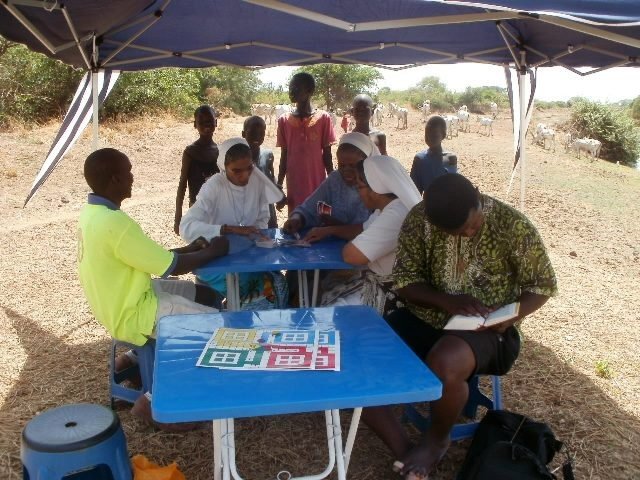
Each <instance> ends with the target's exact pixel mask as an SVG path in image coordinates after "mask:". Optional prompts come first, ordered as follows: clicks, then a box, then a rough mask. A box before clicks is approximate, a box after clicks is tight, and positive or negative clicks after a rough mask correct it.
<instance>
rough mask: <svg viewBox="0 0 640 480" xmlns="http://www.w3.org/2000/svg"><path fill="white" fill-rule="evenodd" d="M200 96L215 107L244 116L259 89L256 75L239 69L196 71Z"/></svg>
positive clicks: (217, 68)
mask: <svg viewBox="0 0 640 480" xmlns="http://www.w3.org/2000/svg"><path fill="white" fill-rule="evenodd" d="M197 75H198V77H199V79H200V95H201V98H202V100H207V101H209V102H210V103H212V104H213V105H214V106H215V107H217V108H220V107H225V108H229V109H231V110H233V111H234V112H235V113H240V114H243V115H246V114H248V113H249V111H250V110H251V104H252V103H253V102H254V98H255V96H256V94H257V93H258V89H259V88H260V87H261V85H262V82H261V81H260V78H259V76H258V73H257V72H255V71H253V70H248V69H246V68H239V67H212V68H205V69H202V70H197Z"/></svg>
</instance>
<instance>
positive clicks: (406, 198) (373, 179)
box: [364, 155, 422, 210]
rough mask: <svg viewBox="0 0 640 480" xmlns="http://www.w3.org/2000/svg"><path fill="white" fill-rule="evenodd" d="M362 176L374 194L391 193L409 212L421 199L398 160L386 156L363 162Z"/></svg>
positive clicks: (370, 158) (378, 156)
mask: <svg viewBox="0 0 640 480" xmlns="http://www.w3.org/2000/svg"><path fill="white" fill-rule="evenodd" d="M364 176H365V177H366V179H367V183H368V184H369V186H370V187H371V190H373V191H374V192H376V193H380V194H384V193H393V194H394V195H395V196H397V197H398V198H399V199H400V201H401V202H402V203H403V204H404V206H405V207H407V208H408V209H409V210H411V209H412V208H413V207H414V206H415V205H416V204H418V203H420V201H421V200H422V197H421V196H420V192H418V189H417V188H416V186H415V184H414V183H413V180H411V177H410V176H409V174H408V173H407V171H406V170H405V169H404V167H403V166H402V165H401V164H400V162H399V161H398V160H396V159H395V158H392V157H388V156H386V155H375V156H373V157H369V158H367V159H365V161H364Z"/></svg>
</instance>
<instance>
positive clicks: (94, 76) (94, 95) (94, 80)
mask: <svg viewBox="0 0 640 480" xmlns="http://www.w3.org/2000/svg"><path fill="white" fill-rule="evenodd" d="M91 101H92V103H93V120H92V127H93V143H92V149H93V150H94V151H95V150H97V149H98V69H97V68H94V69H93V70H92V71H91Z"/></svg>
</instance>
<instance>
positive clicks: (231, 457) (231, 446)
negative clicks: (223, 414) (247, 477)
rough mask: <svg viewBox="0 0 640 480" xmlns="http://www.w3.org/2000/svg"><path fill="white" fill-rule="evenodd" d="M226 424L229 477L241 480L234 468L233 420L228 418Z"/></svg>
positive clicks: (234, 436) (234, 434) (234, 441)
mask: <svg viewBox="0 0 640 480" xmlns="http://www.w3.org/2000/svg"><path fill="white" fill-rule="evenodd" d="M226 422H227V442H226V445H227V446H228V448H227V451H228V453H229V468H230V470H231V476H232V477H233V478H234V479H235V480H242V477H241V476H240V475H239V474H238V470H237V468H236V431H235V427H234V423H233V418H228V419H227V420H226Z"/></svg>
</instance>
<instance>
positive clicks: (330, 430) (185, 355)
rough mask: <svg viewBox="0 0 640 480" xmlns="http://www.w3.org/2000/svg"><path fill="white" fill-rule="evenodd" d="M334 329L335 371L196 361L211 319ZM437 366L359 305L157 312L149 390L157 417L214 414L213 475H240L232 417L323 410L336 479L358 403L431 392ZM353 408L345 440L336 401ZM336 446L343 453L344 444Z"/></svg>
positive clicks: (343, 466) (419, 397) (435, 388)
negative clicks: (159, 315) (282, 369)
mask: <svg viewBox="0 0 640 480" xmlns="http://www.w3.org/2000/svg"><path fill="white" fill-rule="evenodd" d="M221 326H225V327H235V328H266V327H287V328H299V329H314V328H335V329H337V330H339V331H340V340H341V345H340V355H341V360H340V367H341V369H340V371H339V372H328V371H299V372H265V371H259V372H251V371H232V370H219V369H215V368H204V367H196V366H195V365H196V362H197V360H198V357H199V356H200V353H201V352H202V350H203V349H204V347H205V345H206V343H207V341H208V340H209V338H210V337H211V334H212V332H213V330H214V329H215V328H217V327H221ZM441 388H442V387H441V384H440V381H439V380H438V379H437V378H436V377H435V375H434V374H433V373H432V372H431V371H430V370H429V369H428V368H427V367H426V366H425V365H424V364H423V363H422V362H421V361H420V360H419V359H418V358H417V357H416V356H415V354H414V353H413V352H412V351H411V350H409V348H408V347H407V346H406V345H405V344H404V342H403V341H402V340H401V339H400V338H399V337H398V336H397V335H396V334H395V333H394V332H393V331H392V330H391V328H390V327H389V326H388V325H387V324H386V322H385V321H384V320H383V319H382V318H381V317H380V316H379V315H378V314H377V313H376V312H375V311H374V310H373V309H371V308H369V307H363V306H353V307H335V308H313V309H291V310H268V311H257V312H251V311H242V312H221V313H215V314H208V315H176V316H168V317H164V318H162V319H160V322H159V325H158V331H157V341H156V359H155V369H154V386H153V399H152V412H153V418H154V419H155V420H157V421H160V422H190V421H203V420H213V421H214V422H213V423H214V463H215V475H214V478H215V479H216V480H218V479H220V478H230V477H229V475H231V476H233V478H236V479H238V478H241V477H240V476H239V475H238V473H237V470H236V465H235V438H234V427H233V419H234V418H240V417H255V416H264V415H275V414H287V413H300V412H313V411H324V412H325V419H326V426H327V443H328V448H329V465H328V466H327V468H326V469H325V471H324V472H322V474H319V475H317V476H313V477H312V478H325V477H326V476H327V475H329V474H330V473H331V471H333V468H334V464H337V470H338V478H339V479H344V478H346V470H347V467H348V463H349V457H350V453H351V449H352V446H353V442H354V441H355V435H356V431H357V426H358V422H359V419H360V413H361V410H362V407H367V406H378V405H392V404H402V403H412V402H421V401H429V400H434V399H437V398H439V397H440V395H441ZM341 408H354V409H355V410H354V414H353V417H352V422H351V427H350V429H349V433H348V435H347V441H346V445H345V446H344V449H343V443H342V434H341V428H340V418H339V410H338V409H341ZM343 452H344V453H343Z"/></svg>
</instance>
